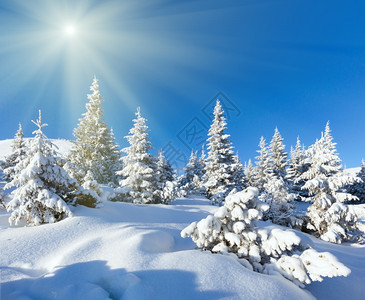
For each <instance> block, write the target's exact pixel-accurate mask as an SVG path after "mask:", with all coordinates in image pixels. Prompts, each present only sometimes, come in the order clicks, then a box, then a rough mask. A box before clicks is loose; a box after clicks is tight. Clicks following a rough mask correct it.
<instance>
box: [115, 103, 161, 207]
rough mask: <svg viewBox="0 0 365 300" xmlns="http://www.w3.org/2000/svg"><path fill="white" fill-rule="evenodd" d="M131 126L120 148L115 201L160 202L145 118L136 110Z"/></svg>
mask: <svg viewBox="0 0 365 300" xmlns="http://www.w3.org/2000/svg"><path fill="white" fill-rule="evenodd" d="M133 122H134V125H133V127H132V128H131V129H130V131H129V135H128V136H126V139H127V140H128V142H129V145H130V146H129V147H127V148H124V149H123V150H122V151H123V152H124V153H125V154H126V155H125V156H124V157H123V158H122V161H123V168H122V170H120V171H118V172H117V174H118V175H120V176H122V178H123V179H122V180H121V181H120V182H119V184H120V188H118V189H117V190H116V197H115V199H114V200H115V201H125V202H133V203H135V204H150V203H160V202H161V198H160V192H159V190H158V176H157V165H156V159H155V158H154V157H153V156H152V154H150V153H149V151H150V150H151V149H152V147H151V142H150V141H149V136H148V126H147V125H146V119H145V118H143V117H142V116H141V111H140V108H138V109H137V112H136V119H134V120H133Z"/></svg>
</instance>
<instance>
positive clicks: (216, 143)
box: [204, 100, 235, 203]
mask: <svg viewBox="0 0 365 300" xmlns="http://www.w3.org/2000/svg"><path fill="white" fill-rule="evenodd" d="M223 113H224V112H223V109H222V106H221V104H220V102H219V100H217V104H216V105H215V107H214V119H213V122H212V125H211V126H210V129H209V132H208V139H207V142H208V156H207V159H206V165H205V174H204V182H205V184H204V186H205V189H206V195H207V197H208V198H211V200H212V202H213V203H220V202H221V201H223V200H224V197H225V196H226V195H228V193H229V192H230V191H231V190H232V189H234V184H235V183H234V178H233V170H232V165H233V164H234V157H233V147H232V142H231V141H230V139H229V134H226V133H225V130H226V129H227V122H226V120H225V118H224V116H223ZM213 197H214V198H213Z"/></svg>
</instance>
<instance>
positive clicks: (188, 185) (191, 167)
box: [180, 151, 202, 195]
mask: <svg viewBox="0 0 365 300" xmlns="http://www.w3.org/2000/svg"><path fill="white" fill-rule="evenodd" d="M201 176H202V170H201V164H200V159H199V158H198V154H197V152H196V151H195V152H194V151H191V154H190V158H189V161H188V163H187V164H186V166H185V167H184V175H183V177H182V178H181V179H180V188H181V189H183V190H184V195H189V194H195V193H199V191H200V188H201V185H202V183H201Z"/></svg>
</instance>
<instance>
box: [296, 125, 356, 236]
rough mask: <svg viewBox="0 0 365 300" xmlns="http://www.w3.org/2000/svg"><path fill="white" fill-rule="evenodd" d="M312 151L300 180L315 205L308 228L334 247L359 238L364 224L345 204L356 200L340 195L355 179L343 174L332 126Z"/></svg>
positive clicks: (311, 210) (353, 197) (309, 208)
mask: <svg viewBox="0 0 365 300" xmlns="http://www.w3.org/2000/svg"><path fill="white" fill-rule="evenodd" d="M310 151H311V153H312V154H311V166H310V168H309V169H308V171H306V172H305V173H303V174H302V175H301V176H300V179H303V180H306V183H305V185H304V186H303V189H306V190H308V193H309V196H311V198H312V199H311V200H312V202H313V204H312V205H311V206H309V207H308V209H307V214H306V216H307V218H308V224H307V228H308V229H309V230H311V231H313V233H314V234H315V235H316V236H319V237H320V238H321V239H323V240H325V241H329V242H332V243H341V242H342V241H346V240H351V239H354V238H358V237H359V235H358V233H359V230H360V229H361V224H360V223H359V222H358V221H357V217H356V214H355V213H354V211H353V209H352V207H349V206H347V205H346V204H345V202H346V201H349V200H353V199H355V198H356V197H355V196H353V195H351V194H349V193H346V192H343V191H341V189H342V188H343V187H344V186H345V185H347V184H352V183H353V182H354V181H355V180H356V179H355V177H353V176H350V175H346V174H344V172H343V171H342V170H341V168H342V166H341V160H340V158H339V156H338V153H337V151H336V144H335V143H334V142H333V138H332V135H331V130H330V127H329V123H327V125H326V129H325V133H324V134H323V133H322V137H321V139H319V140H317V141H316V143H315V144H314V145H313V146H312V147H311V148H310Z"/></svg>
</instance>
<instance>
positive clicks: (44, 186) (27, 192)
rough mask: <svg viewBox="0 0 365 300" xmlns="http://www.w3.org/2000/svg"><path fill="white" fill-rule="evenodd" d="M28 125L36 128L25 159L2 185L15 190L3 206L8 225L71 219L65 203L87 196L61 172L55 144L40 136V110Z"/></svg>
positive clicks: (74, 201)
mask: <svg viewBox="0 0 365 300" xmlns="http://www.w3.org/2000/svg"><path fill="white" fill-rule="evenodd" d="M32 122H33V123H34V124H35V125H36V126H37V127H38V129H37V130H35V131H34V132H33V134H35V136H34V138H33V139H32V140H31V142H30V145H29V151H28V153H27V156H26V157H25V158H24V159H22V160H21V161H20V162H19V163H18V164H17V165H16V168H15V171H16V172H15V176H14V178H13V180H12V181H11V182H10V183H8V184H6V186H5V188H12V187H16V189H15V190H14V191H13V192H12V195H13V198H12V200H11V201H9V203H8V204H7V210H8V211H11V212H12V213H11V216H10V218H9V222H10V224H12V225H13V224H15V225H17V224H19V223H20V222H22V221H25V222H27V224H28V225H40V224H43V223H54V222H56V221H59V220H61V219H63V218H65V217H69V216H71V211H70V209H69V207H68V205H67V204H75V203H77V202H78V201H81V202H82V201H85V197H83V196H87V197H88V196H89V195H88V194H87V193H85V194H84V193H83V191H82V190H80V188H79V186H78V185H77V183H76V181H75V180H74V179H73V178H71V177H70V176H69V175H68V173H67V172H66V171H65V170H64V169H63V167H62V166H63V165H64V164H65V161H64V160H63V159H61V158H60V157H58V156H57V153H56V151H55V149H54V148H55V145H53V144H52V142H51V141H50V140H49V139H48V138H47V137H46V136H45V134H44V133H43V128H44V127H45V126H47V124H42V116H41V111H39V118H38V120H37V121H36V122H34V121H32ZM86 200H90V198H87V199H86ZM95 200H96V199H94V203H95Z"/></svg>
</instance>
